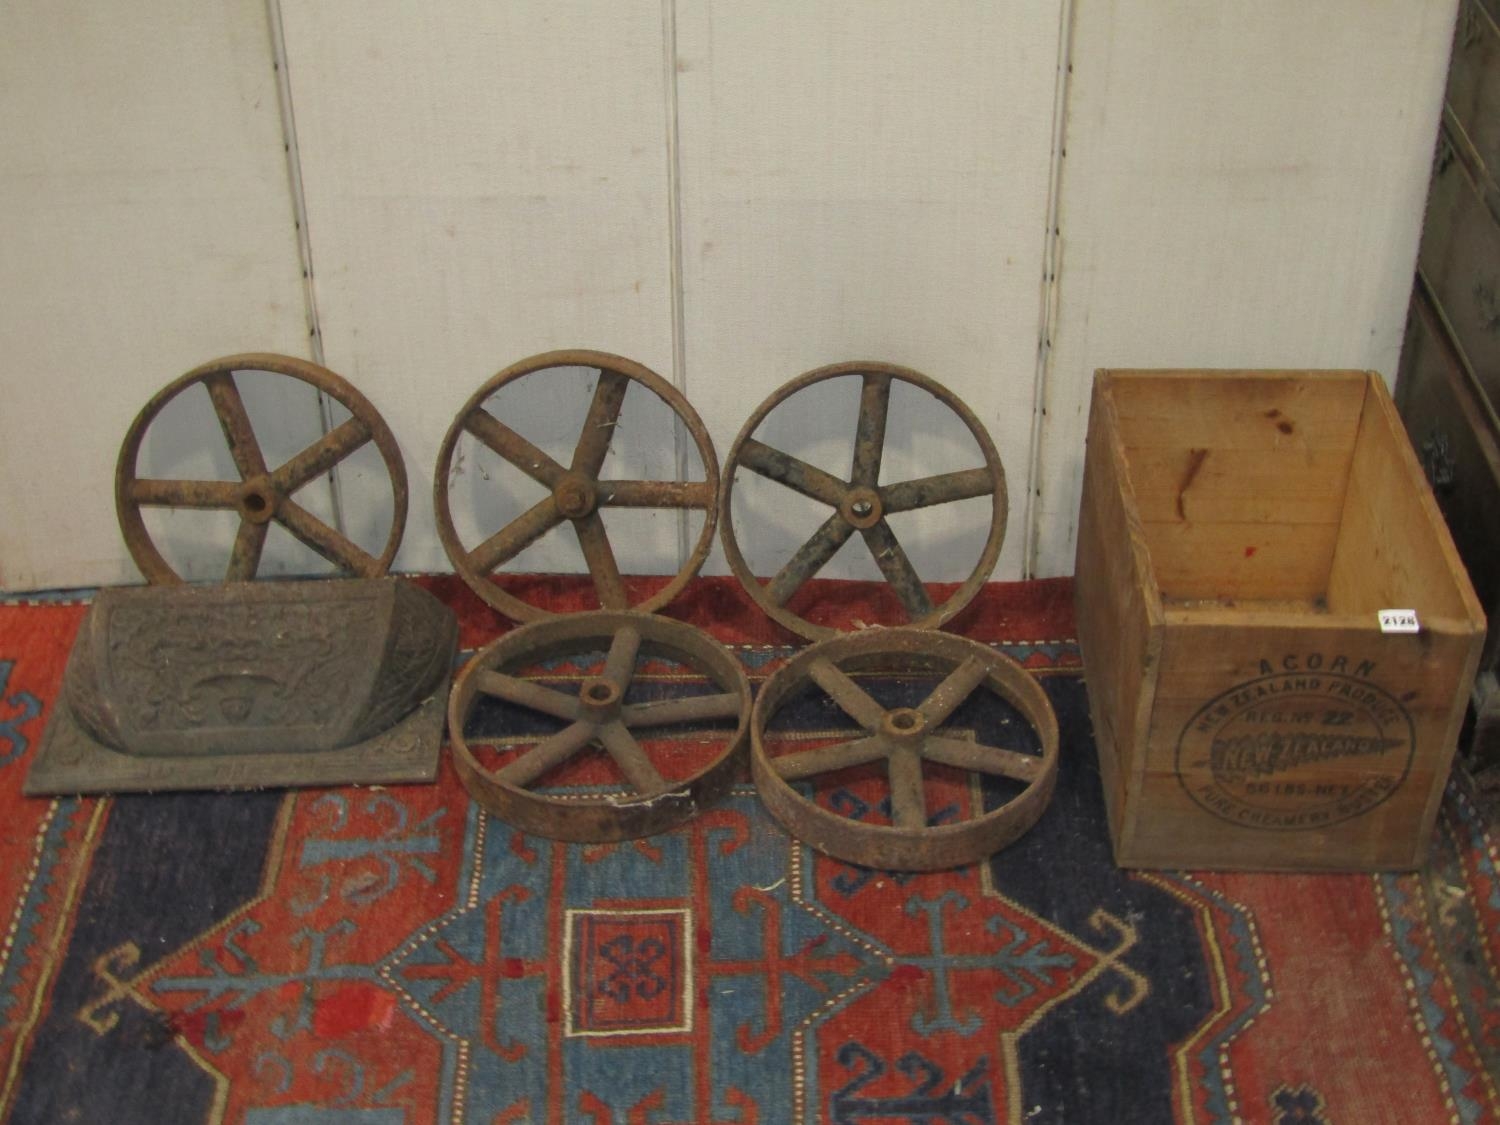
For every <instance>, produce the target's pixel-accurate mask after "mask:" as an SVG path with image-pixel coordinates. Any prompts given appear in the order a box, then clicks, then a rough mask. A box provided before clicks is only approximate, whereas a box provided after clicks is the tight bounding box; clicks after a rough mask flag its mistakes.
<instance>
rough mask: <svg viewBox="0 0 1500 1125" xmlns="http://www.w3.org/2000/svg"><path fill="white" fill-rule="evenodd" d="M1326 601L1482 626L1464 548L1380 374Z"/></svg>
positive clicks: (1341, 607) (1352, 609) (1368, 405)
mask: <svg viewBox="0 0 1500 1125" xmlns="http://www.w3.org/2000/svg"><path fill="white" fill-rule="evenodd" d="M1328 605H1329V609H1330V610H1331V611H1333V612H1334V613H1340V614H1357V613H1370V614H1374V613H1376V612H1378V611H1379V610H1382V609H1393V608H1414V609H1416V610H1417V611H1418V613H1419V615H1420V614H1430V615H1437V616H1441V617H1447V618H1455V619H1459V620H1462V621H1466V622H1468V623H1469V625H1470V626H1471V628H1472V629H1473V630H1474V631H1475V632H1481V631H1482V630H1483V628H1484V613H1483V611H1482V610H1481V609H1480V607H1479V601H1478V598H1477V597H1476V596H1475V594H1474V590H1473V587H1472V586H1470V584H1469V580H1468V575H1467V572H1466V571H1465V570H1464V567H1463V562H1462V561H1461V560H1460V559H1459V557H1458V549H1457V548H1456V547H1454V545H1453V538H1452V536H1451V535H1449V533H1448V528H1447V525H1446V524H1444V522H1443V517H1442V513H1441V512H1440V511H1439V510H1438V507H1437V502H1436V501H1435V500H1434V499H1433V497H1432V492H1431V490H1430V489H1429V488H1428V486H1427V480H1426V478H1425V477H1424V476H1423V475H1422V469H1421V466H1420V465H1419V464H1418V463H1417V458H1416V454H1415V453H1414V452H1413V451H1412V448H1411V443H1410V442H1409V441H1408V440H1407V438H1406V432H1405V429H1404V428H1403V427H1402V425H1401V421H1400V419H1399V418H1398V417H1397V415H1396V409H1395V406H1394V404H1393V403H1392V402H1391V399H1390V396H1389V394H1387V393H1386V390H1385V387H1384V385H1383V384H1382V383H1381V382H1380V380H1379V379H1377V378H1375V377H1374V376H1371V378H1370V394H1369V395H1368V396H1367V398H1366V400H1365V408H1364V410H1363V417H1362V419H1361V424H1360V432H1359V441H1358V442H1357V444H1356V447H1355V451H1354V459H1353V462H1352V464H1351V466H1350V474H1349V489H1348V494H1347V496H1346V498H1345V503H1344V520H1343V524H1342V525H1341V527H1340V530H1339V542H1338V549H1337V550H1336V551H1335V552H1334V558H1333V565H1332V568H1331V571H1330V574H1329V582H1328Z"/></svg>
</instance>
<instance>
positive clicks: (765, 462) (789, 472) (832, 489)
mask: <svg viewBox="0 0 1500 1125" xmlns="http://www.w3.org/2000/svg"><path fill="white" fill-rule="evenodd" d="M739 463H740V464H741V465H743V466H744V467H745V468H747V469H749V470H750V471H751V472H754V473H759V474H760V475H761V476H763V477H765V478H767V479H768V480H774V481H775V482H776V483H777V484H784V485H786V486H787V487H788V488H790V489H792V490H793V491H794V492H800V493H802V495H803V496H810V497H811V498H812V499H814V500H821V501H822V502H823V503H825V504H830V505H832V506H833V507H835V508H837V507H838V506H839V505H840V504H842V503H843V502H844V494H845V493H847V492H848V491H849V486H848V485H847V484H845V483H844V482H843V481H841V480H839V478H838V477H836V476H834V475H833V474H832V473H825V472H824V471H823V470H822V469H820V468H818V467H817V466H816V465H809V464H808V463H807V462H806V461H799V460H798V459H797V458H795V457H793V456H792V455H791V454H790V453H783V452H781V450H779V449H772V448H771V447H770V446H769V445H765V444H763V443H761V442H758V441H756V440H755V439H754V438H749V439H747V440H746V441H745V444H744V445H743V446H741V447H740V455H739Z"/></svg>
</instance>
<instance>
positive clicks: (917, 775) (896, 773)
mask: <svg viewBox="0 0 1500 1125" xmlns="http://www.w3.org/2000/svg"><path fill="white" fill-rule="evenodd" d="M886 768H887V770H888V771H889V774H890V779H891V820H892V822H894V824H895V825H896V827H897V828H926V827H927V790H926V787H925V786H924V785H923V784H922V758H921V756H920V755H919V754H918V753H917V752H916V751H915V750H913V749H912V748H911V747H909V746H901V747H898V748H897V749H896V751H895V753H893V754H892V755H891V756H890V759H889V761H888V763H887V766H886Z"/></svg>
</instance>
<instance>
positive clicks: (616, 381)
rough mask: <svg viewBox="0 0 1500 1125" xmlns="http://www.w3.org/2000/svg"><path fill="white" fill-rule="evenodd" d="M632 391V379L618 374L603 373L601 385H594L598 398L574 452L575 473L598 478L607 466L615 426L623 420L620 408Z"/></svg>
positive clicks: (596, 397) (600, 378)
mask: <svg viewBox="0 0 1500 1125" xmlns="http://www.w3.org/2000/svg"><path fill="white" fill-rule="evenodd" d="M629 389H630V380H629V379H628V378H627V377H625V376H624V375H621V374H619V373H618V372H615V371H602V370H601V371H600V372H599V382H598V383H596V384H595V386H594V398H593V401H591V402H590V403H589V412H588V417H586V418H584V420H583V432H582V433H581V434H579V435H578V445H577V446H576V447H575V448H574V450H573V471H574V472H575V473H584V474H586V475H588V476H591V477H595V478H597V477H598V476H599V470H600V469H601V468H603V467H604V458H605V455H606V454H608V453H609V443H610V442H611V441H612V440H613V439H614V436H615V426H617V425H618V424H619V421H620V407H621V405H622V404H623V403H624V402H625V392H626V391H627V390H629Z"/></svg>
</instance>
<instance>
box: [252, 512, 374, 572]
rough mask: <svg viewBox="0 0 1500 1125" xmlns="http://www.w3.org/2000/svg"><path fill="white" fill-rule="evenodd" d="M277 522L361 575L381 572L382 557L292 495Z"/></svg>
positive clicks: (330, 557) (279, 514)
mask: <svg viewBox="0 0 1500 1125" xmlns="http://www.w3.org/2000/svg"><path fill="white" fill-rule="evenodd" d="M276 519H277V521H278V522H279V523H280V524H281V525H282V526H283V527H285V528H286V529H287V530H288V531H290V532H291V533H292V534H293V535H295V536H296V537H297V538H298V539H300V540H302V542H303V543H306V544H307V545H308V546H309V547H311V548H312V549H313V550H314V551H316V552H318V554H320V555H322V556H323V557H324V558H325V559H327V560H328V561H329V562H331V563H333V564H334V565H336V566H341V567H343V568H344V569H345V570H351V571H353V572H354V573H355V574H357V575H358V576H359V577H361V578H376V577H378V576H379V575H380V560H379V559H377V558H375V556H374V555H371V554H369V553H368V552H366V551H365V549H364V548H363V547H361V546H359V544H357V543H355V542H354V541H353V540H351V539H349V538H347V537H346V536H344V535H342V534H340V533H339V532H338V531H335V530H334V529H333V528H331V527H329V526H328V525H327V524H326V523H324V522H323V521H322V520H320V519H318V517H317V516H315V515H313V514H312V513H311V512H309V511H308V510H307V509H306V508H304V507H302V505H300V504H298V503H297V502H296V501H294V500H292V499H291V498H290V497H288V498H287V499H285V500H283V501H282V502H281V505H280V507H278V508H277V509H276Z"/></svg>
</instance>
